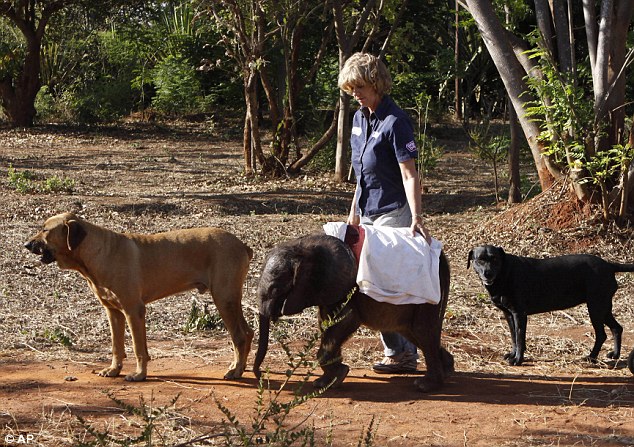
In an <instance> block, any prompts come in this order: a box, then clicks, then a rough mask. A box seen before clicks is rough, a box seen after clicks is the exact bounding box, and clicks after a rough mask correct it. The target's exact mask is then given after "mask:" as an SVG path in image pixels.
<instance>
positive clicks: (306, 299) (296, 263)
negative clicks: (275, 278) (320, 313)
mask: <svg viewBox="0 0 634 447" xmlns="http://www.w3.org/2000/svg"><path fill="white" fill-rule="evenodd" d="M291 266H292V269H293V287H291V290H290V292H289V294H288V295H287V296H286V300H285V301H284V305H283V307H282V315H294V314H298V313H300V312H301V311H303V310H304V309H306V308H307V307H310V306H315V305H316V304H317V303H315V302H314V301H313V300H312V299H311V298H312V297H314V295H315V293H316V291H315V290H314V287H313V284H312V282H313V273H314V268H313V267H314V259H312V257H311V256H301V257H296V258H294V259H292V260H291Z"/></svg>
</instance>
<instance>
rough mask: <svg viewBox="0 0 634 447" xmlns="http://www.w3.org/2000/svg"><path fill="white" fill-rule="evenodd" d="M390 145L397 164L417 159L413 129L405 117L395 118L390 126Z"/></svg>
mask: <svg viewBox="0 0 634 447" xmlns="http://www.w3.org/2000/svg"><path fill="white" fill-rule="evenodd" d="M392 145H393V147H394V153H395V154H396V159H397V160H398V162H399V163H403V162H406V161H408V160H410V159H412V158H416V157H418V149H417V148H416V139H415V138H414V129H413V128H412V125H411V123H410V122H409V120H408V119H407V118H406V117H397V118H396V119H395V120H394V124H393V125H392Z"/></svg>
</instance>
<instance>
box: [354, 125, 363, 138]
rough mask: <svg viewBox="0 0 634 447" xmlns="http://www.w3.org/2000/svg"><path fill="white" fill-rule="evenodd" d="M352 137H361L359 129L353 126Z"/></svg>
mask: <svg viewBox="0 0 634 447" xmlns="http://www.w3.org/2000/svg"><path fill="white" fill-rule="evenodd" d="M352 135H356V136H359V135H361V128H360V127H358V126H354V127H353V128H352Z"/></svg>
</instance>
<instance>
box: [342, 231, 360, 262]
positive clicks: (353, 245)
mask: <svg viewBox="0 0 634 447" xmlns="http://www.w3.org/2000/svg"><path fill="white" fill-rule="evenodd" d="M364 240H365V230H364V229H363V227H361V226H359V225H348V226H347V228H346V237H345V239H344V242H345V243H346V244H347V245H348V247H350V250H352V253H353V254H354V257H355V258H356V260H357V264H359V258H360V257H361V247H363V241H364Z"/></svg>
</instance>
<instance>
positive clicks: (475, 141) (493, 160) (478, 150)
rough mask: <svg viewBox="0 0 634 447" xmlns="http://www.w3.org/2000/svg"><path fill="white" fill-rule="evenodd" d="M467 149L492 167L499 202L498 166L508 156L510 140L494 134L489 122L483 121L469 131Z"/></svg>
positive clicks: (504, 136)
mask: <svg viewBox="0 0 634 447" xmlns="http://www.w3.org/2000/svg"><path fill="white" fill-rule="evenodd" d="M469 139H470V144H469V147H470V148H471V150H472V151H473V153H474V154H475V155H477V156H478V157H479V158H480V159H482V160H484V161H485V162H487V163H490V164H491V165H492V166H493V175H494V180H495V199H496V201H498V202H499V201H500V192H499V191H500V182H499V173H498V165H499V164H500V163H501V162H502V161H504V160H505V159H506V157H507V155H508V151H509V146H510V144H511V139H510V138H509V137H508V136H506V135H501V134H496V133H495V132H494V131H493V130H492V127H491V123H490V122H489V121H485V122H484V123H481V124H479V125H477V126H474V127H472V128H471V129H470V130H469Z"/></svg>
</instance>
